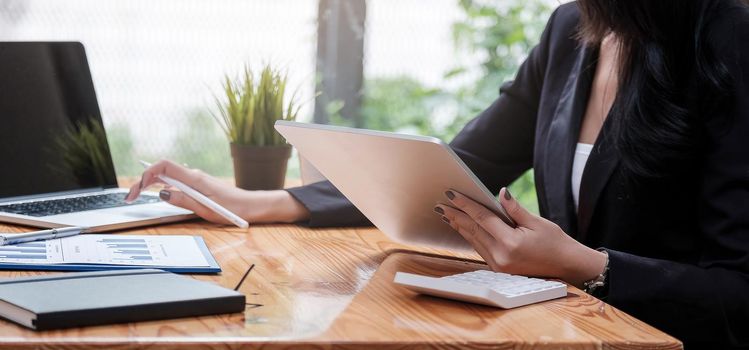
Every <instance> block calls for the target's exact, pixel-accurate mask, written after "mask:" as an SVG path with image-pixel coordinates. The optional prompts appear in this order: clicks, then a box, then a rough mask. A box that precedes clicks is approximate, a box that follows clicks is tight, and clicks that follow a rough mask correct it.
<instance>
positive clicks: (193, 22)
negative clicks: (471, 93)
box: [0, 0, 553, 177]
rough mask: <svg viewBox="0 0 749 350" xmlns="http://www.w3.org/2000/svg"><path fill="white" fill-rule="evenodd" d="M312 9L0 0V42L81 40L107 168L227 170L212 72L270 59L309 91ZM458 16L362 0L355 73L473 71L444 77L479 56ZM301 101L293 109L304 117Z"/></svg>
mask: <svg viewBox="0 0 749 350" xmlns="http://www.w3.org/2000/svg"><path fill="white" fill-rule="evenodd" d="M508 1H510V0H508ZM538 1H541V0H538ZM511 2H513V3H517V2H519V1H518V0H512V1H511ZM521 2H522V1H521ZM496 3H497V7H499V8H501V7H502V6H503V5H502V3H503V2H502V1H497V2H496ZM552 5H553V3H552ZM317 11H318V2H317V1H316V0H272V1H271V0H222V1H210V0H66V1H59V0H0V40H2V41H32V40H33V41H36V40H39V41H57V40H69V41H81V42H82V43H83V44H84V45H85V47H86V50H87V54H88V57H89V64H90V66H91V71H92V75H93V78H94V85H95V87H96V89H97V96H98V99H99V104H100V107H101V110H102V116H103V119H104V122H105V126H106V129H107V134H108V139H109V142H110V146H111V149H112V153H113V157H114V160H115V165H116V168H117V169H116V170H117V172H118V174H119V175H135V174H138V173H139V172H140V167H139V166H138V164H137V162H136V160H137V159H146V160H154V159H158V158H171V159H175V160H177V161H180V162H183V163H187V164H189V165H190V166H193V167H199V168H202V169H204V170H206V171H207V172H209V173H213V174H215V175H219V176H230V175H231V173H232V170H231V160H230V156H229V147H228V142H227V141H226V138H225V137H224V135H222V133H221V131H220V129H219V127H218V125H217V123H216V122H215V121H214V120H213V118H212V117H211V111H212V110H213V109H214V108H213V107H214V106H215V99H214V94H216V93H218V92H219V90H220V87H221V82H222V79H223V77H224V75H226V74H228V75H232V76H233V75H236V74H238V73H239V72H240V71H241V69H242V67H243V66H244V65H245V64H249V65H250V66H253V67H257V66H260V65H262V64H263V63H265V62H272V63H274V64H276V65H280V66H282V67H285V68H286V69H288V72H289V78H290V86H291V87H292V88H296V89H298V92H299V97H300V100H301V101H309V100H312V98H313V96H314V94H315V92H314V91H315V73H314V70H315V50H316V40H317V38H316V30H317V27H316V20H317ZM465 19H466V11H465V9H462V8H461V7H460V4H459V2H458V1H457V0H428V1H425V0H370V1H368V2H367V18H366V33H365V59H364V75H365V79H366V80H372V79H380V78H384V79H396V81H397V79H399V78H401V77H405V79H407V80H408V81H413V82H415V83H416V84H419V85H420V86H424V87H425V88H427V89H444V90H450V89H453V88H455V86H457V85H461V84H464V83H465V80H466V79H467V80H470V79H475V78H476V77H475V76H473V77H472V76H471V75H466V76H465V78H464V81H461V80H460V79H445V74H446V72H449V71H450V70H451V69H453V68H454V67H455V66H456V64H457V63H458V62H460V63H461V64H462V65H466V64H468V65H470V64H471V62H475V63H476V64H477V65H478V64H479V62H480V61H481V59H482V57H481V56H480V55H479V54H475V55H474V54H473V53H472V52H471V51H470V50H468V51H466V50H458V48H456V46H455V44H454V40H453V34H454V31H453V29H454V27H453V25H454V24H455V23H456V22H459V21H464V20H465ZM385 94H386V95H387V94H390V93H389V92H387V91H386V92H385ZM312 107H313V106H312V105H311V102H310V103H307V104H306V105H305V106H304V108H303V109H302V111H301V114H300V119H302V120H303V121H308V120H311V119H312V111H313V108H312ZM418 112H419V113H432V112H433V111H426V112H424V111H418ZM450 113H451V111H450V110H448V111H447V112H445V111H443V114H450ZM289 165H290V176H292V177H293V176H298V175H297V174H298V173H297V171H298V169H297V168H298V163H297V162H296V161H295V160H292V161H291V162H290V164H289Z"/></svg>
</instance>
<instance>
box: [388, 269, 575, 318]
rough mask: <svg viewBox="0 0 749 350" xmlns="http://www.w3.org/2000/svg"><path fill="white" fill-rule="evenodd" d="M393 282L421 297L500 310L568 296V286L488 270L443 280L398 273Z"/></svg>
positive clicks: (443, 278) (446, 277)
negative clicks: (464, 302)
mask: <svg viewBox="0 0 749 350" xmlns="http://www.w3.org/2000/svg"><path fill="white" fill-rule="evenodd" d="M394 282H395V283H397V284H400V285H402V286H405V287H406V288H409V289H411V290H413V291H416V292H419V293H422V294H427V295H432V296H437V297H442V298H447V299H454V300H460V301H467V302H471V303H476V304H483V305H488V306H494V307H500V308H503V309H511V308H514V307H518V306H523V305H528V304H533V303H538V302H542V301H546V300H551V299H556V298H561V297H564V296H566V295H567V285H566V284H564V283H561V282H556V281H547V280H543V279H538V278H529V277H525V276H519V275H509V274H506V273H501V272H492V271H487V270H477V271H471V272H466V273H461V274H457V275H451V276H445V277H428V276H422V275H415V274H411V273H405V272H398V273H396V274H395V280H394Z"/></svg>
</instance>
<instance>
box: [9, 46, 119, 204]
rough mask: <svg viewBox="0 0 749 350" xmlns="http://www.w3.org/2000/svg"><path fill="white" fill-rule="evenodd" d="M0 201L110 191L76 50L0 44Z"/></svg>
mask: <svg viewBox="0 0 749 350" xmlns="http://www.w3.org/2000/svg"><path fill="white" fill-rule="evenodd" d="M0 162H2V166H0V199H2V198H8V197H18V196H29V195H38V194H45V193H52V192H63V191H75V190H82V189H93V188H105V187H114V186H116V185H117V179H116V177H115V173H114V166H113V164H112V158H111V156H110V152H109V146H108V144H107V138H106V134H105V132H104V126H103V124H102V121H101V114H100V112H99V106H98V104H97V102H96V94H95V93H94V84H93V82H92V80H91V73H90V72H89V68H88V62H87V60H86V53H85V51H84V49H83V45H81V44H80V43H71V42H55V43H44V42H0Z"/></svg>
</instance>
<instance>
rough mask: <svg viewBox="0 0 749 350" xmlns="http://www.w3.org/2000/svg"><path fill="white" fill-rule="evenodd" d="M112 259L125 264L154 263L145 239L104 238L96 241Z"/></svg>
mask: <svg viewBox="0 0 749 350" xmlns="http://www.w3.org/2000/svg"><path fill="white" fill-rule="evenodd" d="M96 243H99V245H100V246H101V247H102V248H104V249H105V250H106V255H108V256H109V257H110V258H111V259H113V260H117V261H123V262H133V263H138V262H143V261H153V260H154V257H153V255H152V254H151V250H150V249H149V247H148V243H147V242H146V240H145V239H139V238H104V239H101V240H98V241H96Z"/></svg>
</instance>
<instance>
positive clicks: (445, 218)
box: [442, 216, 450, 224]
mask: <svg viewBox="0 0 749 350" xmlns="http://www.w3.org/2000/svg"><path fill="white" fill-rule="evenodd" d="M442 221H444V222H446V223H448V224H449V223H450V219H448V218H447V217H445V216H443V217H442Z"/></svg>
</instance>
